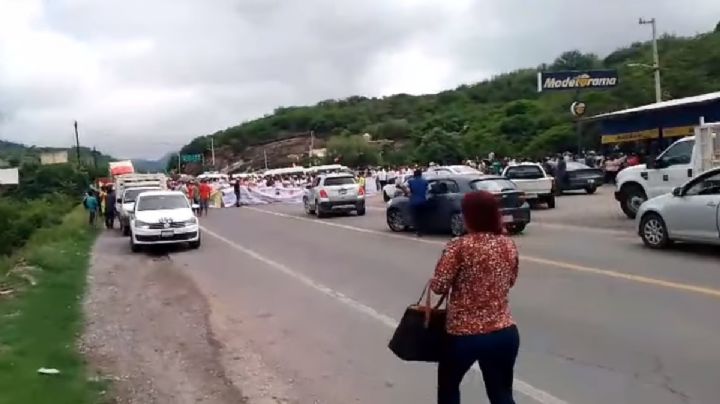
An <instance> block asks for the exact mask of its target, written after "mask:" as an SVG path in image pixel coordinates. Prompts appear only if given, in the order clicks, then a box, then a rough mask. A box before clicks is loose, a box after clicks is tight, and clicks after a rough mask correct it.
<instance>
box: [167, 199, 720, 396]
mask: <svg viewBox="0 0 720 404" xmlns="http://www.w3.org/2000/svg"><path fill="white" fill-rule="evenodd" d="M593 197H595V196H593ZM582 198H583V197H567V198H562V202H561V203H559V204H558V205H559V206H562V204H566V205H567V204H573V205H574V204H577V203H581V202H582V200H583V199H582ZM571 201H572V202H571ZM560 209H561V208H558V209H557V210H556V211H555V212H552V213H543V212H534V214H535V215H536V217H537V218H538V219H537V221H536V223H533V224H531V225H530V226H529V227H528V229H527V230H526V232H525V234H523V235H520V236H517V237H515V240H516V242H517V244H518V246H519V249H520V253H521V267H520V276H519V280H518V283H517V285H516V286H515V288H514V289H513V291H512V295H511V305H512V310H513V314H514V316H515V319H516V320H517V323H518V327H519V329H520V333H521V351H520V355H519V358H518V364H517V367H516V378H517V380H516V383H515V389H516V392H517V394H516V398H517V401H518V403H528V404H529V403H535V404H537V403H542V404H562V403H568V404H607V403H613V404H615V403H618V404H620V403H633V404H675V403H686V402H687V403H708V404H712V403H718V402H720V383H718V381H719V380H720V378H719V377H720V376H719V375H720V337H718V336H719V335H720V315H719V314H718V313H720V251H718V249H717V248H702V247H682V246H680V247H678V248H677V249H675V250H671V251H651V250H648V249H646V248H644V247H643V246H642V244H641V242H640V240H639V239H638V238H637V237H636V236H635V235H634V234H632V232H631V231H629V230H623V228H624V229H629V228H630V227H631V225H630V224H629V223H630V222H626V224H623V225H622V226H614V225H613V226H606V227H608V228H607V229H600V228H596V227H587V226H586V225H585V224H584V223H582V222H580V225H578V223H573V222H568V223H565V224H563V223H561V222H558V221H557V220H555V219H556V218H559V217H562V215H560V213H561V212H560ZM568 209H570V208H568ZM577 209H578V210H579V211H580V212H582V208H577ZM613 220H614V219H613ZM618 223H619V222H618ZM202 224H203V228H204V235H203V236H204V238H203V246H202V248H201V249H200V250H198V251H187V252H182V253H177V254H173V255H172V259H173V260H174V261H176V262H177V263H178V264H180V265H179V267H181V268H183V270H185V271H187V273H188V274H189V275H190V277H191V278H192V279H193V280H194V281H195V283H196V284H197V286H198V288H199V290H200V291H201V292H202V293H203V294H204V295H205V296H206V297H207V299H208V302H209V305H210V307H211V310H212V311H213V317H214V319H215V320H214V321H215V322H216V323H217V322H219V323H221V324H222V325H223V326H222V329H221V330H216V338H217V339H218V340H219V341H220V343H221V344H223V345H224V346H225V347H226V348H227V349H229V350H232V347H233V345H234V344H243V346H245V347H247V346H248V345H249V346H251V347H252V349H253V350H255V351H256V352H257V354H258V355H259V356H260V357H261V358H262V360H263V361H264V363H266V364H267V365H268V366H269V367H270V368H272V369H273V371H275V372H277V374H278V375H279V376H278V377H279V379H281V380H282V381H283V383H284V385H285V388H286V391H285V393H284V394H285V396H284V398H283V399H284V400H287V401H289V402H299V403H303V404H304V403H342V404H345V403H372V404H382V403H393V404H398V403H432V402H434V398H435V387H436V384H435V367H434V366H433V365H430V364H411V363H404V362H402V361H400V360H398V359H396V358H395V357H394V356H393V354H392V353H391V352H390V351H389V350H388V349H387V342H388V339H389V338H390V336H391V334H392V332H393V327H394V325H395V324H396V321H397V320H398V319H399V317H400V316H401V315H402V313H403V311H404V308H405V307H406V306H407V305H408V304H410V303H411V302H413V301H414V300H416V299H417V298H418V296H419V293H420V291H421V289H422V287H423V285H424V283H425V282H426V281H427V280H428V278H429V277H430V276H431V274H432V271H433V268H434V264H435V262H436V260H437V258H438V256H439V254H440V252H441V250H442V248H443V243H444V242H445V241H447V239H448V238H447V237H443V236H430V237H425V238H421V239H418V238H415V237H414V236H413V235H410V234H397V233H391V232H390V231H389V230H388V229H387V226H386V225H385V217H384V212H383V210H382V204H381V203H374V204H373V205H372V208H371V209H369V210H368V213H367V215H366V216H364V217H356V216H352V215H350V216H341V217H333V218H328V219H323V220H319V219H316V218H314V217H308V216H306V215H304V214H303V212H302V207H299V206H281V205H273V206H262V207H257V208H252V207H242V208H229V209H216V210H211V212H210V215H209V217H207V218H203V219H202ZM598 227H602V226H598ZM244 349H246V348H244ZM462 391H463V398H464V400H465V401H464V402H467V403H482V402H486V399H485V395H484V390H483V384H482V379H481V377H479V374H478V373H477V372H473V373H470V374H468V376H467V377H466V379H465V381H464V383H463V387H462Z"/></svg>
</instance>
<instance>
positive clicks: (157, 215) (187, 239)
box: [130, 191, 200, 252]
mask: <svg viewBox="0 0 720 404" xmlns="http://www.w3.org/2000/svg"><path fill="white" fill-rule="evenodd" d="M176 243H188V244H189V245H190V248H199V247H200V225H199V224H198V219H197V217H195V214H194V213H193V211H192V207H191V205H190V202H189V201H188V199H187V198H186V197H185V194H183V193H182V192H177V191H147V192H143V193H141V194H140V195H138V197H137V199H136V200H135V207H134V209H133V211H132V216H131V218H130V248H131V249H132V251H133V252H138V251H140V249H141V248H142V247H143V246H146V245H155V244H176Z"/></svg>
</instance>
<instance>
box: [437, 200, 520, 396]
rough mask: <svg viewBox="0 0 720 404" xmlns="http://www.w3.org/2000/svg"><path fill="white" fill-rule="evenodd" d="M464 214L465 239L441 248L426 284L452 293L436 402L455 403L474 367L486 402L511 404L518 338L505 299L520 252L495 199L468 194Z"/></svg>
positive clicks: (514, 275) (440, 291) (441, 291)
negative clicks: (465, 378)
mask: <svg viewBox="0 0 720 404" xmlns="http://www.w3.org/2000/svg"><path fill="white" fill-rule="evenodd" d="M462 212H463V217H464V220H465V227H466V228H467V230H468V234H466V235H465V236H462V237H460V238H456V239H454V240H451V241H450V242H449V243H448V244H447V245H446V246H445V250H444V251H443V254H442V256H441V257H440V260H439V261H438V263H437V266H436V268H435V274H434V276H433V278H432V280H431V282H430V289H431V290H432V291H433V292H435V293H436V294H439V295H446V294H448V293H449V294H450V296H449V299H448V305H447V323H446V329H447V333H448V337H447V341H446V345H445V346H444V347H443V355H442V356H441V358H440V361H439V365H438V390H437V395H438V397H437V399H438V401H437V402H438V404H459V403H460V382H461V381H462V379H463V377H464V376H465V374H466V373H467V371H468V370H469V369H470V367H471V366H472V365H473V364H474V363H475V362H477V363H478V364H479V365H480V370H481V371H482V375H483V380H484V381H485V391H486V393H487V396H488V399H489V401H490V403H491V404H514V403H515V401H514V399H513V390H512V387H513V371H514V367H515V360H516V358H517V354H518V349H519V346H520V336H519V333H518V329H517V327H516V325H515V321H514V320H513V318H512V315H511V313H510V306H509V304H508V294H509V292H510V288H512V287H513V285H515V280H516V279H517V275H518V251H517V248H516V246H515V243H514V242H513V241H512V239H510V238H509V237H507V236H506V235H505V234H504V227H503V224H502V219H501V215H500V209H499V203H498V201H497V199H496V198H495V196H494V195H492V194H490V193H488V192H485V191H477V192H472V193H468V194H466V195H465V197H464V198H463V200H462Z"/></svg>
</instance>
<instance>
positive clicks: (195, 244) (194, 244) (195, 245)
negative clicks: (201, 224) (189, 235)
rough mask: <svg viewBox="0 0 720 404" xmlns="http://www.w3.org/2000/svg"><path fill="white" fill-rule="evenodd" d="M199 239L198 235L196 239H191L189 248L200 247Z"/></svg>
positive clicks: (195, 248)
mask: <svg viewBox="0 0 720 404" xmlns="http://www.w3.org/2000/svg"><path fill="white" fill-rule="evenodd" d="M200 240H201V238H199V237H198V239H197V241H191V242H190V248H191V249H193V250H197V249H198V248H200V244H202V243H201V241H200Z"/></svg>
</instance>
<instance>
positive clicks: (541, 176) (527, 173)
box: [502, 163, 555, 209]
mask: <svg viewBox="0 0 720 404" xmlns="http://www.w3.org/2000/svg"><path fill="white" fill-rule="evenodd" d="M502 175H503V177H505V178H507V179H509V180H511V181H512V182H514V183H515V185H517V186H518V188H520V189H521V190H523V191H525V198H527V200H528V202H529V203H530V205H531V206H533V205H534V204H537V203H546V204H547V206H548V208H550V209H554V208H555V180H554V179H553V177H551V176H549V175H548V174H547V173H546V172H545V169H543V167H542V166H541V165H540V164H535V163H520V164H515V165H511V166H507V167H505V170H503V173H502Z"/></svg>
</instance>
